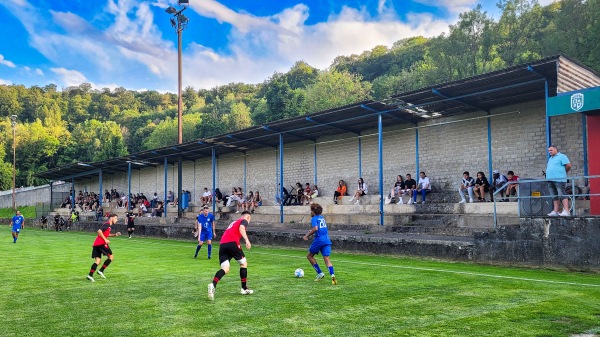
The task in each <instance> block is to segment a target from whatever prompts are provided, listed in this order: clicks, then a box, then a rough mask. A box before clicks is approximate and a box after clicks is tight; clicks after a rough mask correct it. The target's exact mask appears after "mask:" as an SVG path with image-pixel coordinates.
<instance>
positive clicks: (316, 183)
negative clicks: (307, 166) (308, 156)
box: [314, 141, 318, 185]
mask: <svg viewBox="0 0 600 337" xmlns="http://www.w3.org/2000/svg"><path fill="white" fill-rule="evenodd" d="M314 152H315V159H314V161H315V181H314V184H315V185H318V182H317V142H316V141H315V151H314Z"/></svg>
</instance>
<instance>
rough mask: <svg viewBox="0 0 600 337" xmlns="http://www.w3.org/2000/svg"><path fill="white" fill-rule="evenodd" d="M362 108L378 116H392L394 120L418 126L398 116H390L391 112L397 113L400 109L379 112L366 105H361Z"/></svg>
mask: <svg viewBox="0 0 600 337" xmlns="http://www.w3.org/2000/svg"><path fill="white" fill-rule="evenodd" d="M360 107H361V108H363V109H365V110H369V111H373V112H375V113H378V114H384V115H386V116H390V117H392V118H393V119H397V120H401V121H403V122H406V123H409V124H412V125H417V123H413V122H411V121H408V120H406V119H404V118H402V117H398V116H395V115H392V114H390V112H394V111H397V110H398V109H390V110H383V111H379V110H376V109H373V108H371V107H368V106H366V105H364V104H361V105H360Z"/></svg>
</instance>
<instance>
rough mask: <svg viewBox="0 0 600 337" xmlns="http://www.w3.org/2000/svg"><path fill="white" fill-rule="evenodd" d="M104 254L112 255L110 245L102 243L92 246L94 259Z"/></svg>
mask: <svg viewBox="0 0 600 337" xmlns="http://www.w3.org/2000/svg"><path fill="white" fill-rule="evenodd" d="M102 255H106V256H110V255H112V250H111V249H110V247H109V246H108V245H100V246H93V247H92V259H95V258H97V257H100V258H101V257H102Z"/></svg>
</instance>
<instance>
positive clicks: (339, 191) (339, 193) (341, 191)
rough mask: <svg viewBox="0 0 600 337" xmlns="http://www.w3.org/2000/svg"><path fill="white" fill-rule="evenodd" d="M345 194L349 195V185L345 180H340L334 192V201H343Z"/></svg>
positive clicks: (335, 202)
mask: <svg viewBox="0 0 600 337" xmlns="http://www.w3.org/2000/svg"><path fill="white" fill-rule="evenodd" d="M345 195H348V186H347V185H346V182H345V181H343V180H340V181H339V182H338V186H337V188H336V189H335V192H333V203H334V204H336V205H337V203H338V201H342V197H343V196H345Z"/></svg>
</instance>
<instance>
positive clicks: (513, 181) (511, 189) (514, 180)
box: [506, 171, 519, 201]
mask: <svg viewBox="0 0 600 337" xmlns="http://www.w3.org/2000/svg"><path fill="white" fill-rule="evenodd" d="M506 177H507V179H508V183H509V184H508V186H506V198H507V199H506V201H508V198H509V197H510V196H511V195H513V194H514V195H517V190H518V188H519V184H518V181H519V176H517V175H515V173H514V172H513V171H508V172H506Z"/></svg>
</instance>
